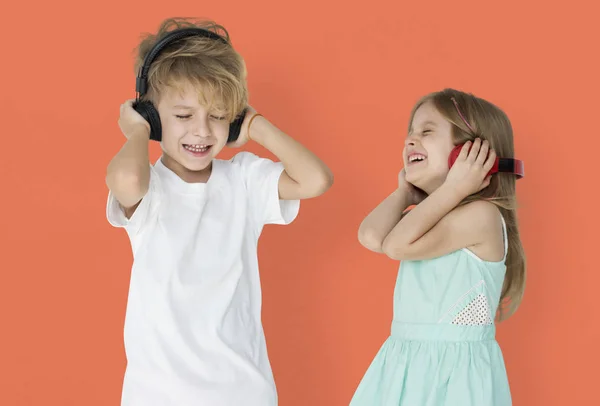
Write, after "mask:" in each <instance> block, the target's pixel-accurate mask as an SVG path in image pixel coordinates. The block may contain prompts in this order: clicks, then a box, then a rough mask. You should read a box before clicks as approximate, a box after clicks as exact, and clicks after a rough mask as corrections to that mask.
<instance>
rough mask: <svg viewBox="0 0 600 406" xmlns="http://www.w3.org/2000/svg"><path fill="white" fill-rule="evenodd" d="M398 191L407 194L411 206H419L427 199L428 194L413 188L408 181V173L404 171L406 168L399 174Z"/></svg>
mask: <svg viewBox="0 0 600 406" xmlns="http://www.w3.org/2000/svg"><path fill="white" fill-rule="evenodd" d="M398 189H400V190H401V191H402V192H403V193H406V196H407V197H408V200H409V202H410V203H411V205H413V204H414V205H417V204H419V203H421V202H422V201H423V200H425V198H426V197H427V193H425V192H423V191H422V190H421V189H419V188H417V187H415V186H413V185H412V184H411V183H409V182H408V181H407V180H406V172H405V171H404V168H402V170H401V171H400V173H399V174H398Z"/></svg>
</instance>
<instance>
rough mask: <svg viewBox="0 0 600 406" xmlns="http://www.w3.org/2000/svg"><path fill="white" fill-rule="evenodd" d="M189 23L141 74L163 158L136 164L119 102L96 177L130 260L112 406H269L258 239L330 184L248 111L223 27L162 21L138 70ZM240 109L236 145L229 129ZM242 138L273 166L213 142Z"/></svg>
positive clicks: (127, 113) (136, 131)
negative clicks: (112, 142) (121, 372)
mask: <svg viewBox="0 0 600 406" xmlns="http://www.w3.org/2000/svg"><path fill="white" fill-rule="evenodd" d="M172 27H174V28H182V27H200V28H205V29H207V30H209V31H211V32H218V33H220V35H222V37H223V38H225V39H227V41H217V40H214V39H211V38H208V37H203V36H191V37H187V38H184V39H182V40H179V41H177V42H175V43H173V44H172V45H170V46H168V47H166V48H165V49H164V50H163V52H162V53H161V54H160V55H159V56H158V57H157V58H156V59H155V61H154V63H153V64H152V69H150V71H149V76H148V93H147V94H146V95H145V96H144V98H145V99H146V100H149V101H151V102H152V103H153V104H154V106H156V109H157V111H158V113H159V116H160V122H161V126H162V140H161V148H162V156H161V158H160V159H159V160H158V161H157V162H156V163H155V164H154V165H153V166H152V165H150V164H149V156H148V144H149V142H150V134H151V126H150V125H149V123H148V121H146V120H145V119H144V118H143V116H142V115H140V114H139V113H138V112H137V111H136V110H134V108H133V107H132V103H133V101H132V100H129V101H127V102H125V103H124V104H123V105H122V106H121V116H120V119H119V126H120V128H121V130H122V132H123V134H124V135H125V137H126V138H127V141H126V142H125V145H124V146H123V147H122V148H121V150H120V151H119V152H118V153H117V154H116V156H115V157H114V158H113V159H112V161H111V162H110V164H109V165H108V168H107V174H106V184H107V186H108V188H109V194H108V202H107V218H108V221H109V222H110V224H112V225H113V226H115V227H122V228H124V229H125V230H126V232H127V234H128V236H129V238H130V241H131V246H132V250H133V255H134V262H133V268H132V273H131V284H130V291H129V298H128V304H127V314H126V321H125V330H124V338H125V350H126V354H127V360H128V365H127V370H126V373H125V378H124V383H123V393H122V403H121V404H122V405H123V406H138V405H139V406H167V405H168V406H200V405H202V406H238V405H239V406H242V405H243V406H274V405H276V404H277V393H276V388H275V383H274V380H273V376H272V372H271V367H270V363H269V360H268V356H267V350H266V344H265V338H264V333H263V329H262V324H261V315H260V312H261V291H260V282H259V272H258V261H257V243H258V238H259V236H260V233H261V231H262V227H263V226H264V225H265V224H289V223H291V222H292V221H293V220H294V219H295V217H296V216H297V214H298V210H299V202H300V200H301V199H308V198H312V197H316V196H319V195H321V194H323V193H324V192H325V191H326V190H327V189H328V188H329V187H330V186H331V185H332V182H333V177H332V174H331V172H330V170H329V169H328V168H327V166H326V165H325V164H324V163H323V162H322V161H321V160H320V159H319V158H318V157H316V156H315V155H314V154H313V153H312V152H310V151H309V150H307V149H306V148H305V147H304V146H302V145H301V144H300V143H298V142H297V141H295V140H293V139H292V138H290V137H289V136H287V135H286V134H284V133H283V132H282V131H280V130H279V129H277V128H276V127H275V126H274V125H273V124H271V123H270V122H269V121H268V120H267V119H265V118H264V117H263V116H261V115H259V114H257V113H256V112H255V110H254V109H252V108H251V107H248V106H247V89H246V70H245V65H244V61H243V59H242V58H241V56H240V55H239V54H238V53H237V52H236V51H235V50H234V49H233V48H232V46H231V44H230V43H229V41H228V35H227V32H226V31H225V29H224V28H223V27H221V26H218V25H216V24H215V23H212V22H204V23H196V24H193V23H191V22H188V21H185V20H175V19H169V20H167V21H165V22H164V23H163V24H162V25H161V27H160V29H159V31H158V33H157V35H154V36H149V37H148V38H146V39H145V40H144V41H143V42H142V43H141V44H140V46H139V55H138V61H137V64H136V65H137V66H138V67H139V66H140V65H141V64H142V62H143V60H144V57H145V55H146V54H147V53H148V51H149V50H150V49H151V48H152V46H153V45H154V44H155V43H156V41H157V40H160V39H161V38H162V37H164V35H165V34H167V33H168V32H170V31H171V30H170V28H172ZM245 108H247V113H246V114H245V116H244V117H245V118H244V121H243V124H242V127H241V131H240V134H239V137H238V138H237V140H236V141H234V142H230V143H229V144H228V142H227V140H228V132H229V126H230V123H231V122H232V121H233V120H234V118H235V117H236V116H237V115H238V114H239V113H240V112H242V111H244V109H245ZM248 140H253V141H255V142H257V143H259V144H260V145H262V146H263V147H265V148H266V149H268V150H269V151H271V152H272V153H273V154H274V155H275V156H276V157H277V158H278V159H279V160H280V162H273V161H271V160H268V159H265V158H259V157H257V156H256V155H254V154H251V153H249V152H239V153H238V154H237V155H235V156H234V157H233V158H232V159H231V160H220V159H217V158H216V156H217V154H218V153H219V152H220V151H221V149H222V148H223V147H224V146H225V145H227V144H228V145H229V146H232V147H240V146H242V145H244V144H245V143H246V142H247V141H248Z"/></svg>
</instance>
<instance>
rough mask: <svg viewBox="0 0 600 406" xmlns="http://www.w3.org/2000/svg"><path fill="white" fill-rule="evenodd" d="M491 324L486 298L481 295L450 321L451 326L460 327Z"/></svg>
mask: <svg viewBox="0 0 600 406" xmlns="http://www.w3.org/2000/svg"><path fill="white" fill-rule="evenodd" d="M493 323H494V321H493V320H492V318H491V317H490V306H489V305H488V301H487V298H486V297H485V295H482V294H480V295H477V297H476V298H475V299H473V301H472V302H471V303H469V305H468V306H467V307H465V308H464V309H463V310H462V311H461V312H460V313H458V314H457V315H456V317H455V318H454V320H453V321H452V324H458V325H461V326H484V325H488V324H493Z"/></svg>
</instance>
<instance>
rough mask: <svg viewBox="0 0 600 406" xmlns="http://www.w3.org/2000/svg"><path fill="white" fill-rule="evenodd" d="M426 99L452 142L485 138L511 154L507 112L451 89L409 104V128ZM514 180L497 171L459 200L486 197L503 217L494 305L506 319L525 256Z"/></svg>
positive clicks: (517, 294)
mask: <svg viewBox="0 0 600 406" xmlns="http://www.w3.org/2000/svg"><path fill="white" fill-rule="evenodd" d="M426 102H432V103H433V104H434V106H435V107H436V108H437V110H438V111H439V112H440V114H442V115H443V116H444V117H445V118H446V120H448V121H449V122H450V123H452V125H453V134H452V135H453V138H454V141H455V142H456V145H459V144H462V143H464V142H466V141H469V140H474V139H475V138H476V137H479V138H481V139H482V140H488V141H489V143H490V147H491V148H493V149H494V150H495V151H496V154H497V156H499V157H503V158H514V156H515V151H514V141H513V129H512V125H511V123H510V120H509V119H508V116H507V115H506V114H505V113H504V112H503V111H502V110H501V109H500V108H498V107H497V106H495V105H494V104H492V103H490V102H488V101H486V100H483V99H481V98H479V97H476V96H474V95H472V94H469V93H464V92H461V91H458V90H455V89H444V90H442V91H439V92H433V93H430V94H428V95H426V96H424V97H422V98H421V99H420V100H419V101H418V102H417V103H416V105H415V106H414V107H413V110H412V112H411V115H410V119H409V128H410V127H411V126H412V121H413V117H414V114H415V112H416V110H417V109H418V108H419V107H420V106H421V105H423V104H424V103H426ZM455 103H456V104H455ZM461 114H462V117H464V120H463V118H462V117H461ZM465 121H466V123H465ZM467 123H468V124H467ZM515 181H516V177H515V175H513V174H510V173H497V174H495V175H494V176H492V179H491V183H490V185H489V186H488V187H487V188H485V189H483V190H482V191H480V192H479V193H476V194H473V195H471V196H468V197H467V198H466V199H464V200H463V201H462V202H461V203H460V205H463V204H466V203H469V202H472V201H475V200H488V201H490V202H492V203H494V204H495V205H496V206H498V208H499V209H500V212H501V213H502V215H503V216H504V220H505V221H506V227H507V234H508V255H507V258H506V276H505V279H504V285H503V287H502V293H501V296H500V305H499V306H498V317H497V319H498V320H499V321H501V320H505V319H507V318H508V317H510V316H511V315H512V314H513V313H514V312H515V311H516V309H517V307H518V306H519V305H520V303H521V300H522V299H523V293H524V291H525V275H526V270H525V269H526V258H525V251H524V249H523V245H522V243H521V237H520V234H519V224H518V221H517V214H516V209H517V200H516V189H515Z"/></svg>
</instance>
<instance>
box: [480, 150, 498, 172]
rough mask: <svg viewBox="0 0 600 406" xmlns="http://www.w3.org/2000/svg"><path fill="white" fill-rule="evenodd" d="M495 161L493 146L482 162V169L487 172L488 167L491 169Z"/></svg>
mask: <svg viewBox="0 0 600 406" xmlns="http://www.w3.org/2000/svg"><path fill="white" fill-rule="evenodd" d="M495 163H496V151H494V149H493V148H490V152H489V154H488V157H487V160H486V161H485V163H484V164H483V169H484V170H485V171H486V173H487V172H489V171H490V169H492V167H493V166H494V164H495Z"/></svg>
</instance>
